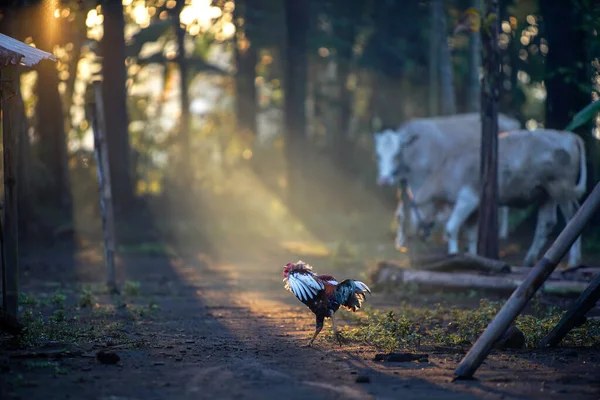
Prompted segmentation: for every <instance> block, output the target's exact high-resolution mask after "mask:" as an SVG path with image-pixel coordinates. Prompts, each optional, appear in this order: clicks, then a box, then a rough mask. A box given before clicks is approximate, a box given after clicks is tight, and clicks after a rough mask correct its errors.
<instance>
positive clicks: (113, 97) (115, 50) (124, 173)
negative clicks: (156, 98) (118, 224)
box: [102, 1, 135, 214]
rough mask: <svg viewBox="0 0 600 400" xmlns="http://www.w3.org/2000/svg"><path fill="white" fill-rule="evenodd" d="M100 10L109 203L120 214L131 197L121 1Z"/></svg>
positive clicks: (123, 20)
mask: <svg viewBox="0 0 600 400" xmlns="http://www.w3.org/2000/svg"><path fill="white" fill-rule="evenodd" d="M103 11H104V36H103V37H102V55H103V58H102V72H103V75H104V79H103V82H102V97H103V98H104V104H105V112H104V118H105V121H106V141H107V145H108V156H109V159H110V181H111V190H112V194H113V203H114V207H115V211H116V213H117V214H123V213H124V212H126V211H128V209H130V207H131V206H132V204H133V200H134V197H135V195H134V192H133V188H134V185H133V181H132V171H131V148H130V145H129V123H128V116H127V89H126V87H125V81H126V79H127V71H126V69H125V37H124V29H125V18H124V15H123V6H122V4H121V2H114V1H113V2H111V1H108V2H105V3H104V5H103Z"/></svg>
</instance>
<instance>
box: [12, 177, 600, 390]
mask: <svg viewBox="0 0 600 400" xmlns="http://www.w3.org/2000/svg"><path fill="white" fill-rule="evenodd" d="M228 179H229V181H230V182H231V183H232V185H231V186H232V187H233V188H235V192H231V193H229V194H228V196H229V198H230V199H231V201H229V202H228V201H226V199H225V198H224V197H222V198H217V197H216V196H214V195H212V196H210V198H212V199H213V200H212V203H211V202H210V201H206V199H201V198H197V199H195V201H197V202H202V201H203V202H204V203H202V206H198V208H201V209H203V210H204V216H203V219H202V221H201V223H198V225H202V229H203V230H204V231H208V232H210V239H211V240H212V243H210V245H209V246H204V245H202V246H197V248H195V249H194V248H193V244H194V240H196V238H194V237H193V236H192V237H189V236H190V235H187V236H188V237H180V238H177V237H174V238H172V240H181V241H183V240H188V242H191V243H192V249H191V250H188V251H186V252H179V253H176V254H179V255H177V256H164V255H156V256H152V255H148V253H149V251H148V249H146V251H138V252H137V253H136V252H133V253H131V254H125V252H120V255H119V257H118V262H117V267H118V271H117V272H118V280H119V283H120V284H121V285H122V287H125V286H126V285H125V283H127V282H138V283H139V293H134V294H130V295H127V294H123V295H122V298H121V300H119V301H117V300H116V299H115V298H114V297H111V296H110V295H107V294H102V292H101V291H100V290H94V296H95V297H94V300H93V302H92V303H93V307H92V310H91V311H90V310H89V307H88V308H86V309H82V310H79V311H77V312H78V313H80V314H81V319H80V320H79V324H83V325H85V324H86V323H87V324H89V326H90V329H95V333H94V334H93V335H92V336H91V338H87V339H85V340H84V339H81V340H79V342H80V347H79V348H78V349H79V350H80V354H78V355H77V356H74V357H65V358H60V359H58V360H44V359H41V360H40V359H34V360H32V359H23V358H14V357H12V358H10V359H9V360H7V359H6V357H4V358H3V357H2V356H0V398H2V399H17V398H18V399H23V400H36V399H44V400H50V399H98V400H100V399H106V400H108V399H113V400H117V399H120V400H124V399H146V400H150V399H175V400H177V399H202V398H207V399H208V398H210V399H230V398H231V399H234V398H235V399H237V398H249V399H278V398H287V399H308V398H310V399H333V398H340V399H352V398H360V399H367V398H372V399H388V398H406V399H438V398H439V399H566V398H577V399H599V398H600V373H598V370H599V367H600V350H598V349H564V348H561V349H555V350H545V351H502V352H499V351H494V352H493V353H492V354H491V355H490V356H489V357H488V359H487V360H486V361H485V363H484V364H483V365H482V366H481V368H480V369H479V370H478V371H477V374H476V377H477V378H478V379H477V380H474V381H457V382H452V377H453V372H454V370H455V368H456V366H457V363H458V362H459V361H460V360H461V358H462V357H463V356H464V354H465V351H466V350H468V348H466V349H449V348H436V349H426V350H425V349H424V350H423V352H426V353H427V354H429V358H428V362H408V363H387V362H385V363H384V362H377V361H373V358H374V355H375V353H377V352H378V351H377V349H375V348H372V347H369V346H366V345H360V344H356V343H353V342H350V343H348V344H345V345H343V346H341V347H340V346H339V345H337V344H336V343H334V341H332V340H330V339H329V338H328V335H327V333H328V331H330V329H331V328H330V324H329V322H326V325H325V328H324V330H323V332H322V333H321V336H320V337H319V338H318V339H317V341H316V342H315V346H314V347H313V348H305V347H302V345H304V344H306V342H307V339H308V338H309V337H310V335H311V334H312V332H313V331H314V316H313V315H312V314H311V313H310V311H309V310H308V309H307V308H306V307H304V306H303V305H302V304H301V303H300V302H299V301H298V300H297V299H296V298H295V297H294V296H293V295H292V294H291V293H289V292H287V291H285V290H284V287H283V282H282V266H283V265H284V264H285V263H287V262H290V261H296V260H298V259H299V258H301V259H302V260H304V261H306V262H309V263H311V264H312V265H313V266H314V268H315V271H317V272H319V273H330V274H333V275H334V276H336V277H337V278H338V279H343V278H354V279H361V280H365V281H366V279H367V276H366V271H365V263H363V262H362V260H364V261H367V260H368V261H373V260H376V259H382V258H385V257H390V256H393V255H394V254H395V255H396V256H397V255H398V254H397V253H395V251H394V250H393V244H392V238H391V237H390V236H389V235H386V232H387V228H388V226H389V223H390V220H391V215H392V211H391V210H390V208H389V207H387V206H383V205H381V204H380V203H378V202H377V201H376V200H373V199H371V198H367V197H368V196H369V194H368V193H367V192H366V191H365V190H364V189H361V188H358V189H357V190H356V191H355V192H354V193H343V194H340V193H339V192H338V191H336V192H335V193H334V195H335V196H338V197H332V198H331V199H323V204H324V205H323V207H322V208H319V207H320V206H319V205H318V204H316V203H315V205H314V206H313V209H312V210H311V214H312V215H314V220H313V221H306V220H302V219H298V218H295V217H294V216H293V215H290V213H289V212H287V211H286V210H285V208H284V207H283V206H282V203H281V202H280V201H279V200H278V199H277V198H276V197H275V196H273V195H272V193H271V192H270V190H269V189H268V188H264V187H261V184H260V182H258V181H256V180H253V179H252V177H248V176H241V177H240V176H238V177H237V180H236V177H234V176H231V177H229V178H228ZM243 183H246V185H244V184H243ZM331 187H332V188H333V189H334V190H337V189H336V188H335V185H334V183H332V184H331ZM232 190H233V189H232ZM315 193H319V192H316V191H315ZM361 196H362V197H361ZM339 198H352V199H354V200H355V202H356V203H357V205H356V206H355V207H354V208H351V207H347V208H346V209H345V210H341V211H339V212H338V214H333V211H332V210H335V209H340V207H332V205H335V204H337V203H336V201H338V202H339ZM214 199H216V200H214ZM240 199H243V201H240ZM336 199H338V200H336ZM363 200H364V201H363ZM361 201H362V203H361ZM160 212H161V213H165V212H166V211H165V210H163V209H161V210H160ZM211 215H212V216H217V218H210V216H211ZM169 218H171V217H169ZM84 228H87V226H86V227H84ZM76 229H82V228H81V227H76ZM317 233H318V234H317ZM334 240H348V241H350V242H352V243H354V244H356V246H354V247H353V250H356V251H357V252H359V253H360V254H362V256H361V257H359V259H360V260H361V262H357V263H354V264H351V265H349V264H340V263H336V262H335V260H336V258H335V257H324V256H323V255H322V254H321V255H319V254H318V253H319V252H318V251H314V249H313V251H312V252H311V253H310V254H306V253H307V252H303V251H302V249H301V248H302V243H314V242H318V243H321V245H322V246H325V247H327V246H329V249H331V248H332V247H333V248H335V246H333V245H331V243H332V242H333V241H334ZM79 242H80V243H81V242H82V241H79ZM361 246H362V247H361ZM188 247H189V246H188ZM205 247H206V248H205ZM313 247H314V246H313ZM207 249H209V250H207ZM367 254H368V255H367ZM104 277H105V271H104V266H103V260H102V252H101V251H100V250H99V247H93V246H92V247H90V246H85V245H82V246H80V249H79V250H78V251H77V252H76V253H75V254H72V253H69V252H66V251H65V250H64V249H63V250H60V248H59V247H57V248H55V249H53V250H43V249H29V252H28V257H26V258H25V259H24V260H23V263H22V277H21V286H22V290H23V292H24V293H27V294H29V295H32V296H37V297H43V296H46V297H47V296H48V295H49V294H51V293H55V292H56V290H57V289H61V290H63V291H64V293H65V294H66V295H67V297H68V298H69V299H72V298H73V297H74V296H76V295H75V294H74V288H75V287H76V286H81V285H90V287H93V288H94V287H95V288H98V287H99V285H100V284H101V283H102V282H103V280H104ZM94 285H95V286H94ZM413 301H414V302H419V303H420V304H423V303H424V302H425V303H427V301H426V300H424V298H422V297H420V295H419V294H415V297H414V298H413ZM450 301H458V300H456V298H454V300H452V299H451V300H450ZM470 301H471V302H472V301H473V299H471V300H470ZM123 302H124V303H123ZM367 304H368V305H370V306H373V307H374V308H376V309H384V310H385V309H389V308H391V307H398V302H397V301H396V300H394V298H393V297H390V296H389V295H386V294H384V293H380V292H375V293H373V295H372V296H370V297H368V298H367ZM70 307H72V305H71V306H70ZM136 310H137V311H136ZM142 311H144V312H143V313H142ZM132 313H134V314H135V317H132ZM337 316H338V317H339V322H340V324H341V325H342V326H343V325H346V324H349V323H350V321H349V320H344V317H345V316H347V311H345V310H340V311H339V312H338V313H337ZM115 323H118V325H115ZM3 343H4V344H5V345H6V342H3ZM0 348H1V346H0ZM101 349H108V350H112V351H114V352H116V353H117V354H118V355H119V357H120V361H119V362H118V363H117V364H115V365H108V364H102V363H100V362H98V361H97V360H96V358H95V354H96V352H97V351H99V350H101ZM76 350H77V349H76ZM399 350H402V349H399ZM365 381H367V382H365Z"/></svg>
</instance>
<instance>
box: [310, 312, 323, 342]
mask: <svg viewBox="0 0 600 400" xmlns="http://www.w3.org/2000/svg"><path fill="white" fill-rule="evenodd" d="M324 321H325V317H321V316H317V325H316V327H315V333H314V334H313V337H312V338H311V339H310V341H309V342H308V344H307V345H306V347H311V346H312V344H313V342H314V341H315V339H316V338H317V335H318V334H319V332H321V329H323V322H324Z"/></svg>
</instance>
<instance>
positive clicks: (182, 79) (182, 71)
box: [173, 0, 192, 185]
mask: <svg viewBox="0 0 600 400" xmlns="http://www.w3.org/2000/svg"><path fill="white" fill-rule="evenodd" d="M183 7H185V0H177V5H176V6H175V7H174V11H175V14H174V16H173V24H174V28H175V33H176V36H177V65H178V67H179V92H180V93H179V95H180V104H181V120H180V125H179V146H180V149H181V159H180V160H179V166H180V171H181V177H182V181H183V183H184V185H187V184H189V183H191V180H192V179H191V178H192V173H191V168H192V165H191V164H190V161H191V148H190V146H191V141H190V123H191V114H190V96H189V93H188V86H189V84H188V76H189V73H188V64H187V60H186V54H185V29H184V28H182V27H181V22H180V20H179V16H180V15H181V10H182V9H183Z"/></svg>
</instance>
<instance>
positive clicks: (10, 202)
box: [0, 66, 19, 318]
mask: <svg viewBox="0 0 600 400" xmlns="http://www.w3.org/2000/svg"><path fill="white" fill-rule="evenodd" d="M13 68H14V67H12V66H8V67H5V68H3V69H2V70H0V71H1V72H0V73H1V77H2V80H3V81H8V82H10V81H11V80H12V75H13V73H12V72H13ZM0 85H1V83H0ZM0 99H1V100H2V105H3V110H2V146H3V147H4V150H3V158H4V159H3V162H4V225H3V227H4V232H3V234H4V235H3V236H4V273H3V276H2V278H3V286H4V287H3V299H2V300H3V303H4V310H5V313H6V315H7V316H8V317H9V318H16V317H17V311H18V307H19V232H18V226H17V220H18V219H17V189H16V183H17V180H16V165H15V148H16V145H15V143H16V142H15V137H14V135H13V131H12V125H13V123H15V122H16V121H12V120H11V117H12V115H11V111H12V110H11V109H10V107H9V106H8V104H9V101H10V100H8V99H5V98H4V90H1V89H0Z"/></svg>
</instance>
